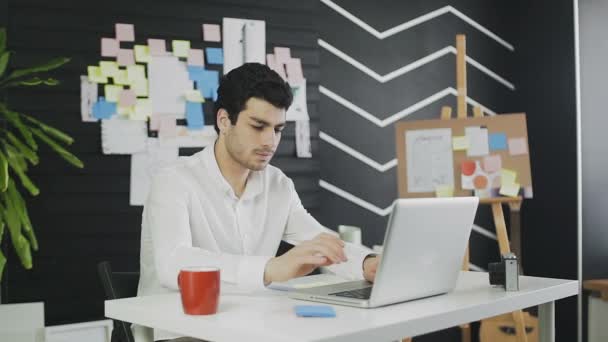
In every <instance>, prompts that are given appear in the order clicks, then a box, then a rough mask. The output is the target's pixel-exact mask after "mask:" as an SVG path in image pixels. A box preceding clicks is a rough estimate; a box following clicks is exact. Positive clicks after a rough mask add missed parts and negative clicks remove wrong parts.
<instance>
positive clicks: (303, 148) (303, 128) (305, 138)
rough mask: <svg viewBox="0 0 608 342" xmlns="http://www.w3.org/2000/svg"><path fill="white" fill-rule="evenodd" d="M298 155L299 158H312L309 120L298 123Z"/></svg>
mask: <svg viewBox="0 0 608 342" xmlns="http://www.w3.org/2000/svg"><path fill="white" fill-rule="evenodd" d="M296 155H297V156H298V158H312V147H311V145H310V122H309V121H308V120H300V121H296Z"/></svg>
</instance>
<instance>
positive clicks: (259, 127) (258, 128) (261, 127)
mask: <svg viewBox="0 0 608 342" xmlns="http://www.w3.org/2000/svg"><path fill="white" fill-rule="evenodd" d="M251 127H253V128H255V129H257V130H258V131H261V130H263V129H264V126H254V125H251Z"/></svg>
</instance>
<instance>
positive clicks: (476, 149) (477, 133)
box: [464, 126, 490, 157]
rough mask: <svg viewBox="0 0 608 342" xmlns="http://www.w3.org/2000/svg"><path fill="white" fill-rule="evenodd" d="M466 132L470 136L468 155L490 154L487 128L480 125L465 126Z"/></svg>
mask: <svg viewBox="0 0 608 342" xmlns="http://www.w3.org/2000/svg"><path fill="white" fill-rule="evenodd" d="M464 134H465V135H466V136H467V138H469V149H468V150H467V156H469V157H481V156H487V155H488V154H490V145H489V144H488V129H487V128H481V127H479V126H474V127H465V129H464Z"/></svg>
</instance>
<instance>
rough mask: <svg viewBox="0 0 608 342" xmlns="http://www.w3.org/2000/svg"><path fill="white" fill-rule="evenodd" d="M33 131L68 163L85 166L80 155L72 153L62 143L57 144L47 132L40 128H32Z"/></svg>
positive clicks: (80, 166)
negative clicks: (79, 157)
mask: <svg viewBox="0 0 608 342" xmlns="http://www.w3.org/2000/svg"><path fill="white" fill-rule="evenodd" d="M32 133H34V135H35V136H36V137H38V138H39V139H40V140H42V141H43V142H44V143H46V144H47V145H48V146H49V147H51V148H52V149H53V150H54V151H55V152H57V153H58V154H59V155H60V156H61V158H63V159H65V160H66V161H67V162H68V163H70V164H72V165H74V166H76V167H77V168H79V169H82V168H83V167H84V164H83V163H82V161H81V160H80V159H78V157H76V156H75V155H73V154H71V153H70V152H68V151H67V150H66V149H64V148H63V147H61V145H59V144H57V143H56V142H55V141H53V140H52V139H51V138H49V137H48V136H47V135H46V134H44V133H43V132H42V131H41V130H39V129H38V128H32Z"/></svg>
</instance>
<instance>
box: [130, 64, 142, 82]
mask: <svg viewBox="0 0 608 342" xmlns="http://www.w3.org/2000/svg"><path fill="white" fill-rule="evenodd" d="M127 78H128V79H129V82H131V83H134V82H135V81H137V80H142V79H146V68H145V67H144V66H143V65H137V64H134V65H129V66H127Z"/></svg>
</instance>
